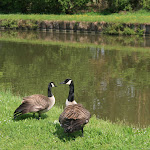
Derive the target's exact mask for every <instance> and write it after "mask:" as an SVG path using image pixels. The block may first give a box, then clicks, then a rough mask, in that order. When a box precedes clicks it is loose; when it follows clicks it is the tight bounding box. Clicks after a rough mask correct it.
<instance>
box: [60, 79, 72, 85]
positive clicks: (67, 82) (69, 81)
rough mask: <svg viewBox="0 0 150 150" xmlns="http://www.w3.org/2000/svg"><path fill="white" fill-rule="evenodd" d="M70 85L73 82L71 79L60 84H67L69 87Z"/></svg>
mask: <svg viewBox="0 0 150 150" xmlns="http://www.w3.org/2000/svg"><path fill="white" fill-rule="evenodd" d="M72 83H73V81H72V80H71V79H65V81H63V82H61V83H60V84H68V85H70V84H72Z"/></svg>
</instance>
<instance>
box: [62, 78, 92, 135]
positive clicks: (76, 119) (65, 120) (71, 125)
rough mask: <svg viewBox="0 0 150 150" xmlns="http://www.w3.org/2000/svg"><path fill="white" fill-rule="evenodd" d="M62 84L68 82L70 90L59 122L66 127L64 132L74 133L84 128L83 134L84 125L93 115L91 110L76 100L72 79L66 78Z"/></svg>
mask: <svg viewBox="0 0 150 150" xmlns="http://www.w3.org/2000/svg"><path fill="white" fill-rule="evenodd" d="M61 84H68V85H69V88H70V90H69V95H68V99H67V100H66V107H65V109H64V111H63V112H62V114H61V115H60V117H59V122H60V124H61V126H62V127H63V128H64V132H68V133H72V132H75V131H78V130H82V136H83V128H84V125H85V124H87V123H88V122H89V119H90V117H91V115H90V112H89V111H88V110H86V109H85V108H84V107H83V106H82V105H81V104H77V102H76V101H75V100H74V83H73V81H72V80H71V79H66V80H65V81H64V82H61Z"/></svg>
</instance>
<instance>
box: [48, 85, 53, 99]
mask: <svg viewBox="0 0 150 150" xmlns="http://www.w3.org/2000/svg"><path fill="white" fill-rule="evenodd" d="M52 96H53V94H52V91H51V87H50V86H49V87H48V97H52Z"/></svg>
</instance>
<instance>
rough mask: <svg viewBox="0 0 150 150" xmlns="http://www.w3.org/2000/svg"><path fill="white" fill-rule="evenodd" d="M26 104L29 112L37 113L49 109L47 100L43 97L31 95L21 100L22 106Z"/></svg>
mask: <svg viewBox="0 0 150 150" xmlns="http://www.w3.org/2000/svg"><path fill="white" fill-rule="evenodd" d="M26 103H28V106H29V107H30V108H29V112H37V111H41V110H44V109H47V108H48V107H49V98H48V97H47V96H44V95H38V94H36V95H31V96H27V97H24V98H23V101H22V104H26Z"/></svg>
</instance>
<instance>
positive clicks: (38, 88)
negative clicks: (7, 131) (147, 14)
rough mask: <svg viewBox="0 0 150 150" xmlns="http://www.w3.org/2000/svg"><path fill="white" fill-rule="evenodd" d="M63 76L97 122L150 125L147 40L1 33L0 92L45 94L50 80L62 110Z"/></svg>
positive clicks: (149, 42) (149, 47)
mask: <svg viewBox="0 0 150 150" xmlns="http://www.w3.org/2000/svg"><path fill="white" fill-rule="evenodd" d="M66 78H71V79H72V80H73V81H74V84H75V100H76V101H77V102H78V103H82V104H83V105H84V107H85V108H86V109H88V110H89V111H90V112H91V114H92V115H96V117H97V118H100V119H104V120H110V121H112V122H117V121H122V122H125V123H126V124H128V125H132V126H136V127H147V126H149V125H150V37H148V36H147V37H137V36H124V37H123V36H106V35H92V34H77V33H57V32H40V31H38V32H37V31H36V32H33V31H32V32H31V31H30V32H27V31H24V32H23V31H13V32H12V31H1V32H0V90H11V91H12V93H13V94H14V95H19V96H21V97H24V96H28V95H32V94H43V95H47V86H48V83H49V82H51V81H53V82H54V83H55V84H56V85H57V86H58V87H57V88H53V89H52V93H53V94H54V96H55V98H56V105H57V106H60V107H65V101H66V98H67V97H68V92H69V87H68V86H67V85H60V84H59V83H60V82H62V81H64V79H66ZM18 101H20V102H21V99H18Z"/></svg>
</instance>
